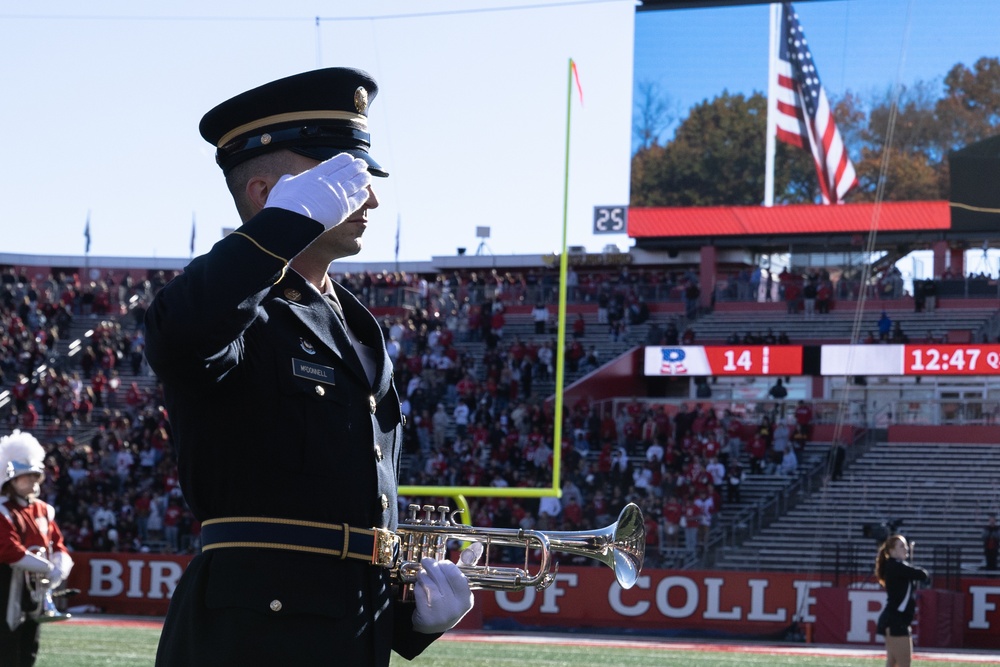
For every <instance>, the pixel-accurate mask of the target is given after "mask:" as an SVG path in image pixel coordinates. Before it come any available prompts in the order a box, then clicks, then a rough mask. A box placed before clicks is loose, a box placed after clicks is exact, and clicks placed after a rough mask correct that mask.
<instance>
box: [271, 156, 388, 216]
mask: <svg viewBox="0 0 1000 667" xmlns="http://www.w3.org/2000/svg"><path fill="white" fill-rule="evenodd" d="M371 180H372V177H371V174H369V173H368V163H367V162H365V161H364V160H362V159H360V158H355V157H352V156H350V155H348V154H347V153H340V154H339V155H335V156H334V157H332V158H330V159H329V160H327V161H325V162H321V163H319V164H318V165H316V166H315V167H313V168H312V169H309V170H308V171H304V172H302V173H301V174H296V175H295V176H290V175H285V176H282V177H281V178H280V179H279V180H278V182H277V183H275V184H274V187H273V188H271V193H270V194H269V195H268V197H267V203H266V204H265V205H264V208H283V209H285V210H286V211H292V212H293V213H299V214H301V215H304V216H306V217H307V218H312V219H313V220H315V221H317V222H320V223H322V224H323V226H324V227H326V228H327V229H330V228H331V227H336V226H337V225H339V224H340V223H342V222H343V221H344V220H346V219H347V218H348V217H350V216H351V214H352V213H354V212H355V211H357V210H358V209H359V208H361V206H362V205H363V204H364V203H365V202H366V201H367V200H368V194H369V192H368V186H369V185H370V184H371Z"/></svg>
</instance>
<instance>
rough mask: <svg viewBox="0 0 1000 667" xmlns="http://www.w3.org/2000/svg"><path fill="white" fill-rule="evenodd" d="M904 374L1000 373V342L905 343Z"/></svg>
mask: <svg viewBox="0 0 1000 667" xmlns="http://www.w3.org/2000/svg"><path fill="white" fill-rule="evenodd" d="M905 350H906V352H905V356H904V368H903V374H904V375H992V374H994V373H1000V345H906V346H905Z"/></svg>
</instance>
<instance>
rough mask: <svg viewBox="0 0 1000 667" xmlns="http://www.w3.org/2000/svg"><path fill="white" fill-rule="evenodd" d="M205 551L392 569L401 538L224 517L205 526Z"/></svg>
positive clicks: (340, 527)
mask: <svg viewBox="0 0 1000 667" xmlns="http://www.w3.org/2000/svg"><path fill="white" fill-rule="evenodd" d="M201 541H202V551H209V550H212V549H232V548H249V549H283V550H286V551H301V552H306V553H318V554H324V555H327V556H335V557H337V558H340V559H341V560H345V559H348V558H350V559H353V560H360V561H365V562H366V563H370V564H372V565H378V566H380V567H391V566H392V565H393V563H395V561H396V555H397V554H398V552H399V536H398V535H396V534H395V533H393V532H392V531H391V530H388V529H386V528H353V527H351V526H349V525H347V524H346V523H342V524H333V523H319V522H316V521H299V520H297V519H278V518H274V517H256V516H240V517H220V518H217V519H208V520H206V521H205V522H204V523H202V524H201Z"/></svg>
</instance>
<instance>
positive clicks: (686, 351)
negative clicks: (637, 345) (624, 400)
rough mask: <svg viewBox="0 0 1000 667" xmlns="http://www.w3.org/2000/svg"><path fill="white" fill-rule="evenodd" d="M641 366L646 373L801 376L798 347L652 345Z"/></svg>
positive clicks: (647, 350)
mask: <svg viewBox="0 0 1000 667" xmlns="http://www.w3.org/2000/svg"><path fill="white" fill-rule="evenodd" d="M644 369H645V375H647V376H681V375H687V376H699V375H715V376H723V375H802V346H801V345H711V346H705V345H681V346H677V347H659V346H653V347H647V348H646V351H645V362H644Z"/></svg>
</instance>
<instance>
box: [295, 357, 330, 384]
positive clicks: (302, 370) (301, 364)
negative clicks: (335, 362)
mask: <svg viewBox="0 0 1000 667" xmlns="http://www.w3.org/2000/svg"><path fill="white" fill-rule="evenodd" d="M292 374H293V375H295V377H300V378H305V379H307V380H315V381H316V382H323V383H325V384H337V383H336V382H334V380H333V369H332V368H330V367H329V366H321V365H319V364H311V363H309V362H308V361H302V360H301V359H292Z"/></svg>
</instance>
